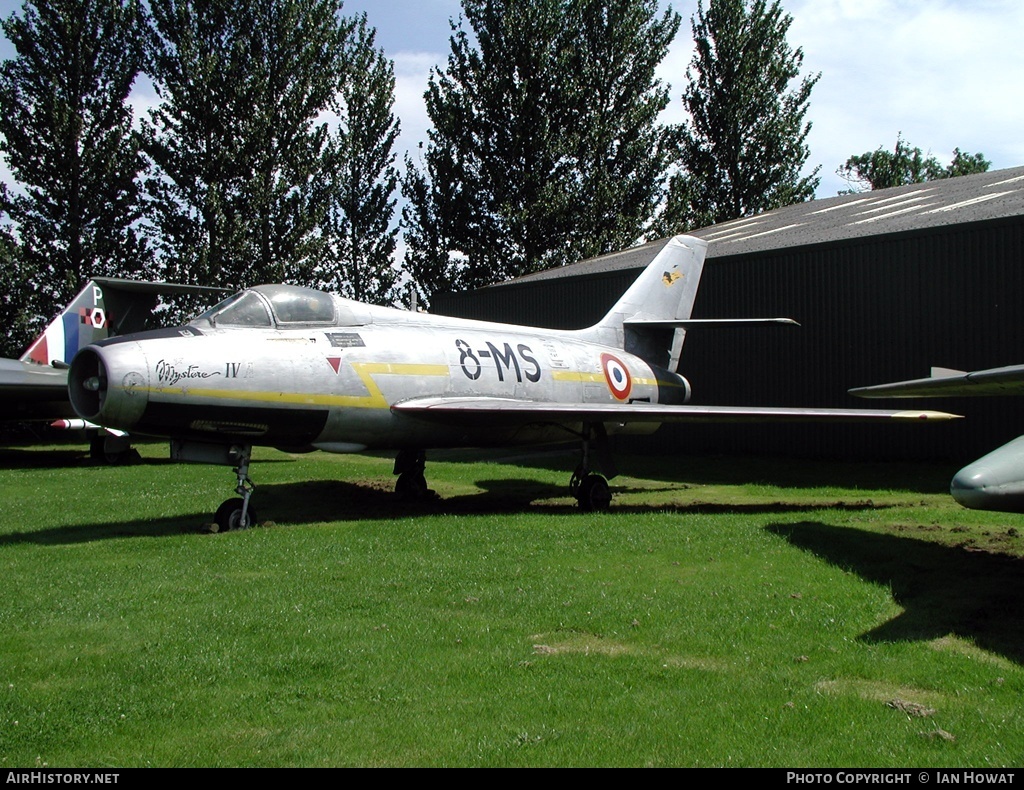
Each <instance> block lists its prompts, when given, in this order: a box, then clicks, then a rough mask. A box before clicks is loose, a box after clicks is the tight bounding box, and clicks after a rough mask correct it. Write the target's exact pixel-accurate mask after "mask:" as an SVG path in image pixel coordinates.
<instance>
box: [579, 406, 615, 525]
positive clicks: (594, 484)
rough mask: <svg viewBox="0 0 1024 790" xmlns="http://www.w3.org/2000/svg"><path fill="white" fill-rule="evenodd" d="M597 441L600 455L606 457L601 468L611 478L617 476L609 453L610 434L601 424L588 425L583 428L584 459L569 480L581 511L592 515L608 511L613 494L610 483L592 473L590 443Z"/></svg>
mask: <svg viewBox="0 0 1024 790" xmlns="http://www.w3.org/2000/svg"><path fill="white" fill-rule="evenodd" d="M594 439H596V440H597V449H598V451H599V454H600V455H602V456H604V457H603V458H602V459H601V460H602V464H601V466H602V467H603V469H604V470H605V471H606V472H607V473H608V475H609V476H610V477H614V476H615V467H614V464H612V462H611V457H610V455H609V454H608V453H607V452H606V451H607V441H608V434H607V433H606V432H605V429H604V425H602V424H601V423H593V424H589V423H588V424H587V425H585V426H584V428H583V458H582V459H581V460H580V464H579V466H577V467H576V471H575V472H573V473H572V478H571V479H570V480H569V493H571V494H572V495H573V497H574V498H575V499H576V502H577V504H579V506H580V510H583V511H584V512H587V513H590V512H593V511H595V510H607V509H608V507H609V505H611V503H612V492H611V491H610V490H609V489H608V481H607V480H606V479H605V478H604V477H602V476H601V475H599V474H594V473H593V472H591V471H590V443H591V441H593V440H594Z"/></svg>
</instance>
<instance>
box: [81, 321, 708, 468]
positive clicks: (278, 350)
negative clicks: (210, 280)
mask: <svg viewBox="0 0 1024 790" xmlns="http://www.w3.org/2000/svg"><path fill="white" fill-rule="evenodd" d="M375 317H376V319H377V320H374V318H375ZM382 319H383V320H382ZM201 324H202V322H201V321H196V322H193V324H190V325H188V326H186V327H181V328H177V329H169V330H160V331H157V332H152V333H144V334H141V335H134V336H126V337H119V338H112V339H110V340H107V341H104V342H102V343H99V344H96V345H94V346H91V347H90V348H89V349H87V350H86V351H84V352H83V353H82V355H81V356H80V358H79V359H78V360H77V361H76V363H75V366H74V368H73V373H72V381H71V385H70V386H71V392H72V398H73V399H74V402H75V405H76V408H77V409H78V411H79V413H80V414H90V415H91V418H92V419H94V420H95V421H96V422H98V423H101V424H103V425H107V426H110V427H116V428H120V429H122V430H131V431H133V432H136V433H142V434H149V435H153V436H172V437H175V438H179V439H194V440H204V439H205V440H209V441H216V442H221V443H223V442H225V441H237V442H243V443H246V444H259V445H271V446H277V447H285V448H296V449H299V448H308V447H316V448H321V449H326V450H331V451H335V452H359V451H362V450H365V449H368V448H369V449H374V448H406V447H457V446H481V445H509V444H534V443H538V442H543V441H559V440H566V439H570V438H572V436H571V434H570V433H568V432H567V430H566V429H567V426H558V425H552V424H550V422H548V423H538V424H536V425H530V426H525V427H524V426H522V425H519V426H514V427H503V426H501V425H488V424H481V423H479V422H473V421H467V424H466V425H464V426H460V427H457V429H456V430H453V429H452V427H451V426H445V425H438V424H435V423H431V422H427V421H423V420H417V419H413V418H410V417H408V416H406V415H402V414H400V413H396V412H394V411H392V408H391V407H392V406H393V405H394V404H396V403H401V402H402V401H404V400H407V399H411V398H421V397H424V396H439V397H463V396H465V397H491V398H508V399H514V400H517V401H524V400H525V401H539V402H547V403H609V404H615V403H630V402H638V401H639V402H650V403H682V402H684V401H685V400H686V399H687V398H688V394H689V388H688V385H687V384H686V382H685V379H683V378H682V377H681V376H678V375H676V374H670V373H668V372H667V371H664V370H655V369H654V368H652V367H651V366H650V365H648V364H647V363H646V362H644V361H643V360H641V359H640V358H638V357H636V356H634V355H632V354H629V353H627V352H625V351H623V350H621V349H617V348H614V347H611V346H603V345H600V344H597V343H593V342H588V341H584V340H580V339H577V338H575V337H574V336H573V335H574V333H572V332H561V333H558V332H551V331H550V330H533V329H530V328H528V327H518V326H512V325H504V324H492V323H485V322H474V321H463V320H458V319H449V318H442V317H438V316H429V315H422V314H413V313H404V312H402V311H397V310H386V309H384V308H377V309H375V310H372V312H371V313H370V314H369V315H367V316H366V317H365V318H364V322H362V323H359V324H357V325H349V326H312V325H307V326H298V327H293V328H278V327H267V328H254V327H251V326H244V327H243V326H238V327H236V326H226V327H221V326H216V325H211V326H209V327H204V326H202V325H201ZM90 380H91V381H90ZM610 427H611V428H612V430H613V431H614V430H615V426H610ZM655 427H656V424H639V423H632V424H630V425H629V429H630V430H632V431H640V432H649V431H651V430H653V429H654V428H655Z"/></svg>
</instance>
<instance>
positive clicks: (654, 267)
mask: <svg viewBox="0 0 1024 790" xmlns="http://www.w3.org/2000/svg"><path fill="white" fill-rule="evenodd" d="M706 251H707V243H706V242H704V241H701V240H699V239H694V238H689V237H685V236H677V237H675V238H673V239H671V240H669V241H668V242H667V243H666V244H665V246H664V248H663V249H662V250H661V251H660V252H659V253H658V255H657V256H656V257H655V258H654V260H653V261H652V262H651V263H650V264H649V265H648V266H647V268H646V269H645V270H644V271H643V272H642V273H641V274H640V276H639V277H638V278H637V280H636V281H635V282H634V283H633V284H632V285H631V286H630V288H629V289H628V290H627V291H626V293H625V294H623V296H622V297H621V298H620V299H619V301H618V302H617V303H616V304H615V305H614V306H613V307H612V309H611V310H610V311H609V312H608V314H607V315H606V316H605V317H604V318H603V319H602V320H601V321H600V322H599V323H597V324H596V325H594V326H592V327H590V328H588V329H581V330H575V331H555V330H547V329H538V328H532V327H526V326H513V325H508V324H496V323H490V322H486V321H471V320H464V319H456V318H448V317H444V316H438V315H427V314H421V313H413V312H403V311H400V310H394V309H391V308H383V307H374V306H370V305H366V304H362V303H359V302H353V301H350V300H347V299H342V298H340V297H338V296H334V295H331V294H327V293H322V292H320V291H315V290H311V289H309V288H301V287H296V286H290V285H263V286H259V287H256V288H251V289H248V290H245V291H242V292H241V293H239V294H237V295H235V296H233V297H231V298H229V299H227V300H225V301H224V302H221V303H220V304H218V305H217V306H215V307H214V308H213V309H211V310H209V311H208V312H206V313H203V314H202V315H200V316H199V317H198V318H196V319H195V320H193V321H192V322H191V323H189V324H188V325H187V326H184V327H179V328H175V329H166V330H158V331H154V332H147V333H140V334H136V335H132V336H124V337H117V338H110V339H108V340H104V341H102V342H99V343H96V344H93V345H90V346H88V347H86V348H85V349H83V350H81V351H80V352H79V353H78V354H77V356H76V357H75V359H74V361H73V362H72V364H71V371H70V375H69V378H68V388H69V394H70V398H71V402H72V405H73V406H74V408H75V411H76V412H77V413H78V414H79V415H80V416H81V417H82V418H83V419H86V420H89V421H90V422H94V423H99V424H102V425H105V426H108V427H113V428H118V429H120V430H125V431H131V432H132V433H139V434H148V435H151V436H160V437H168V438H170V439H171V455H172V458H175V459H177V460H183V461H199V462H207V463H223V464H227V465H232V466H235V473H236V475H237V480H238V483H237V487H236V489H235V490H236V492H237V493H238V494H239V497H237V498H232V499H229V500H228V501H226V502H225V503H224V504H223V505H222V506H221V507H220V509H219V510H218V511H217V515H216V517H215V519H216V522H217V524H218V525H219V526H220V528H221V529H232V528H236V527H247V526H249V525H251V524H252V523H254V522H255V520H256V516H255V514H254V510H253V507H252V506H251V504H250V497H251V495H252V491H253V485H252V483H251V481H250V479H249V462H250V457H251V450H252V447H253V445H267V446H273V447H279V448H282V449H286V450H293V451H298V450H308V449H319V450H326V451H329V452H338V453H357V452H361V451H363V450H379V449H392V450H396V451H397V453H398V455H397V459H396V462H395V474H398V475H399V478H398V483H397V490H398V491H399V493H401V494H404V495H406V496H410V497H415V496H419V495H425V494H427V493H428V492H427V484H426V481H425V478H424V474H423V472H424V451H425V450H426V449H429V448H442V447H486V446H511V445H533V444H542V443H554V442H565V441H566V440H569V439H572V438H575V439H577V440H579V441H580V442H581V444H582V450H583V453H582V460H581V462H580V464H579V467H578V468H577V469H576V471H575V472H574V473H573V475H572V479H571V483H570V490H571V491H572V493H573V495H574V496H575V498H576V499H577V500H578V502H579V504H580V506H581V507H582V508H583V509H586V510H591V509H595V508H603V507H605V506H607V505H608V504H609V501H610V494H609V490H608V483H607V481H606V479H605V477H603V476H602V475H600V474H595V473H593V472H592V469H591V453H590V451H591V449H594V450H596V451H597V456H598V466H599V468H600V470H601V471H602V472H604V473H605V474H606V475H609V476H613V475H614V470H613V469H612V468H611V465H610V462H609V461H608V459H607V453H606V452H605V451H604V450H605V447H604V445H605V440H606V439H607V437H608V435H610V434H615V433H650V432H652V431H654V430H655V429H656V428H657V427H658V426H659V425H660V424H661V423H664V422H686V421H708V420H711V421H726V422H733V421H743V420H757V421H765V420H783V421H786V420H789V421H792V420H802V421H807V420H847V421H890V420H913V421H925V420H927V421H932V420H942V419H947V418H950V417H952V416H953V415H948V414H943V413H941V412H930V411H913V412H908V411H881V410H855V409H851V410H843V409H803V408H792V409H789V408H756V407H754V408H750V407H736V406H694V405H686V402H687V401H688V400H689V397H690V385H689V383H688V382H687V380H686V379H684V378H683V377H682V376H680V375H679V374H678V373H676V372H674V371H675V369H676V367H677V365H678V363H679V355H680V350H681V348H682V343H683V338H684V336H685V332H686V330H687V328H689V327H693V326H695V325H701V324H707V323H726V324H736V323H744V322H742V321H740V322H737V321H724V322H708V321H691V320H690V313H691V308H692V305H693V301H694V298H695V296H696V293H697V285H698V282H699V280H700V275H701V270H702V268H703V264H704V256H705V253H706ZM768 320H776V321H779V320H782V321H786V319H768ZM789 323H792V322H789Z"/></svg>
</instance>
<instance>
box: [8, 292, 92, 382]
mask: <svg viewBox="0 0 1024 790" xmlns="http://www.w3.org/2000/svg"><path fill="white" fill-rule="evenodd" d="M108 326H109V316H108V315H107V311H106V308H105V306H104V302H103V289H102V288H101V287H100V286H99V284H97V283H96V282H95V281H94V280H90V281H89V282H87V283H86V284H85V287H84V288H83V289H82V290H81V291H79V293H78V296H76V297H75V298H74V299H72V300H71V303H70V304H69V305H68V306H67V307H65V308H64V310H63V311H62V312H61V313H60V315H58V316H57V317H56V318H54V319H53V321H51V322H50V324H49V326H47V327H46V329H44V330H43V332H42V334H40V335H39V337H37V338H36V339H35V340H34V341H33V342H32V344H31V345H30V346H29V347H28V349H27V350H26V351H25V353H24V354H22V355H21V357H20V359H21V361H22V362H35V363H36V364H39V365H53V363H54V362H56V363H57V364H58V365H59V366H63V365H67V364H69V363H70V362H71V358H72V357H74V355H75V354H76V353H77V351H78V349H80V348H84V347H85V346H87V345H89V344H90V343H95V342H97V341H99V340H103V339H104V338H106V337H107V335H108V334H109V332H108Z"/></svg>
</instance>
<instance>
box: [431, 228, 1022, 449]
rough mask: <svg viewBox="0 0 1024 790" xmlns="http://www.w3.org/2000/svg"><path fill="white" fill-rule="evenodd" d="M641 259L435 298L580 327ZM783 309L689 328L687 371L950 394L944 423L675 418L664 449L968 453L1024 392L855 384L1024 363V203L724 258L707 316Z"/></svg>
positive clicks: (793, 387)
mask: <svg viewBox="0 0 1024 790" xmlns="http://www.w3.org/2000/svg"><path fill="white" fill-rule="evenodd" d="M636 274H637V270H629V271H621V272H614V273H605V274H601V275H594V276H589V277H588V276H583V277H574V278H571V279H570V278H566V279H556V280H546V281H542V282H534V283H522V284H515V285H508V286H502V287H497V288H487V289H482V290H480V291H476V292H473V293H471V294H461V295H458V296H455V297H448V298H445V299H437V300H436V302H435V309H436V310H437V312H442V313H447V314H451V315H463V316H466V317H473V318H484V319H487V320H493V321H507V322H511V323H521V324H531V325H538V326H548V327H558V328H577V327H580V326H586V325H589V324H591V323H593V322H594V321H596V320H597V319H599V318H600V316H601V315H603V313H604V312H605V311H606V310H607V309H608V307H610V306H611V304H613V303H614V302H615V299H616V298H617V296H618V295H619V294H621V293H622V292H623V291H624V290H625V288H626V287H627V286H628V284H629V283H630V282H631V281H632V280H633V278H634V277H635V276H636ZM773 316H785V317H791V318H795V319H796V320H797V321H799V322H800V323H801V326H800V327H799V328H794V327H754V328H744V329H705V330H693V331H691V332H690V333H689V337H688V338H687V341H686V346H685V348H684V351H683V362H682V366H681V372H682V373H683V374H684V375H685V376H687V378H689V379H690V381H691V383H692V385H693V391H694V396H693V402H694V403H718V404H741V405H764V406H783V405H788V406H855V407H864V408H871V407H877V408H902V407H903V406H908V407H909V406H915V407H926V408H943V409H946V410H949V411H956V412H958V413H962V414H965V415H967V416H968V419H967V420H964V421H961V422H959V423H956V424H943V425H934V426H927V425H925V426H919V425H910V426H888V425H887V426H878V425H854V426H836V425H785V426H736V425H721V426H699V427H693V426H685V427H684V426H666V427H664V428H662V430H661V431H659V432H658V433H657V434H655V436H654V437H653V438H652V439H651V440H649V441H653V442H655V443H656V446H657V447H658V448H660V449H666V450H667V449H672V450H674V451H678V450H680V449H683V450H685V449H692V450H694V451H700V452H715V451H720V452H726V453H757V454H761V455H764V454H768V455H771V454H785V455H795V456H810V457H849V458H858V459H864V458H878V459H883V458H884V459H936V460H943V461H951V462H954V461H955V462H957V463H960V462H963V463H966V462H967V461H969V460H972V459H974V458H976V457H978V456H979V455H982V454H984V453H985V452H988V451H989V450H992V449H994V448H995V447H997V446H999V445H1000V444H1003V443H1005V442H1007V441H1009V440H1010V439H1012V438H1014V437H1015V436H1018V435H1020V434H1024V413H1022V412H1024V410H1022V408H1021V407H1022V405H1024V403H1022V401H1021V400H1019V399H1016V398H958V399H944V400H935V399H932V400H923V399H919V400H914V401H903V400H886V401H865V400H861V399H857V398H853V397H851V396H849V395H847V394H846V390H847V389H849V388H850V387H856V386H863V385H869V384H880V383H884V382H887V381H897V380H902V379H910V378H919V377H922V376H926V375H928V372H929V369H930V367H931V366H932V365H938V366H942V367H950V368H959V369H963V370H975V369H979V368H987V367H999V366H1002V365H1011V364H1021V363H1024V217H1014V218H1011V219H1003V220H995V221H990V222H985V223H977V224H972V225H952V226H948V227H945V228H940V229H929V230H927V231H914V232H908V233H903V234H899V235H890V236H877V237H870V238H866V239H858V240H853V241H844V242H833V243H829V244H823V245H816V246H810V247H800V248H793V249H783V250H776V251H769V252H765V253H759V254H756V255H750V256H735V257H723V258H716V257H712V258H710V259H709V260H708V262H707V264H706V265H705V268H704V274H703V279H702V282H701V287H700V292H699V294H698V297H697V303H696V305H695V308H694V317H695V318H733V317H736V318H746V317H773Z"/></svg>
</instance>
